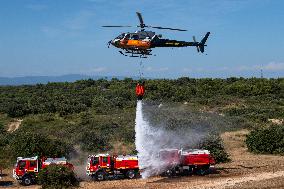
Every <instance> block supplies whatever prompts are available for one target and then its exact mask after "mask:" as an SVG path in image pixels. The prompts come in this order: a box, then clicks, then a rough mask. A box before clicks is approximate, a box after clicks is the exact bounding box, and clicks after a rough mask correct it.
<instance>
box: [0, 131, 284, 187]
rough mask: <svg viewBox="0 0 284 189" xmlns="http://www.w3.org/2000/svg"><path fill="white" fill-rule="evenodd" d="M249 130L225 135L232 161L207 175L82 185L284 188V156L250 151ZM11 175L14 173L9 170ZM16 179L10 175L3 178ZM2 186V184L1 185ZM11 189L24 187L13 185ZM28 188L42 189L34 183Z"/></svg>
mask: <svg viewBox="0 0 284 189" xmlns="http://www.w3.org/2000/svg"><path fill="white" fill-rule="evenodd" d="M247 133H248V131H246V130H241V131H236V132H226V133H224V134H223V135H222V138H223V139H224V143H225V147H226V149H227V151H228V153H229V154H230V156H231V159H232V161H231V162H230V163H223V164H219V165H217V166H216V169H217V171H218V173H216V174H210V175H207V176H189V177H179V178H163V177H153V178H149V179H136V180H115V181H104V182H91V181H89V182H82V183H81V184H80V188H102V189H108V188H123V189H132V188H147V189H156V188H157V189H159V188H161V189H162V188H163V189H164V188H165V189H170V188H175V189H179V188H182V189H187V188H188V189H191V188H195V189H206V188H216V189H217V188H218V189H219V188H224V189H237V188H238V189H239V188H241V189H252V188H262V189H264V188H267V189H268V188H269V189H270V188H279V189H280V188H284V156H272V155H254V154H251V153H249V152H247V149H246V147H245V145H244V139H245V135H246V134H247ZM9 174H10V173H9ZM3 180H6V181H12V178H11V177H10V176H6V177H4V178H3ZM0 187H1V186H0ZM9 188H20V186H19V185H15V184H14V185H13V186H10V187H9ZM25 188H32V189H35V188H40V187H39V186H31V187H25Z"/></svg>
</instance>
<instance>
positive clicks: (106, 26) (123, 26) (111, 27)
mask: <svg viewBox="0 0 284 189" xmlns="http://www.w3.org/2000/svg"><path fill="white" fill-rule="evenodd" d="M102 27H105V28H124V27H126V28H130V27H132V26H102Z"/></svg>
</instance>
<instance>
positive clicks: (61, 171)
mask: <svg viewBox="0 0 284 189" xmlns="http://www.w3.org/2000/svg"><path fill="white" fill-rule="evenodd" d="M38 183H39V184H41V185H42V188H43V189H62V188H71V187H76V186H78V185H79V181H78V180H77V178H76V176H75V174H74V172H73V170H72V169H70V168H69V167H66V166H64V165H56V164H54V165H49V166H48V167H46V168H44V169H43V170H42V171H41V172H39V174H38Z"/></svg>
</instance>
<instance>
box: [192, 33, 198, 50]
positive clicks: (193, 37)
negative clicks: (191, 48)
mask: <svg viewBox="0 0 284 189" xmlns="http://www.w3.org/2000/svg"><path fill="white" fill-rule="evenodd" d="M192 39H193V41H194V43H196V38H195V36H192ZM196 49H197V52H198V53H199V52H200V48H199V46H196Z"/></svg>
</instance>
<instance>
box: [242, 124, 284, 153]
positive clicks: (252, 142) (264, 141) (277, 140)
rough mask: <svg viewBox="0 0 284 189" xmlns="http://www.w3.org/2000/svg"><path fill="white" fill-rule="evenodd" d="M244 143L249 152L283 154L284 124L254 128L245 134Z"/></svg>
mask: <svg viewBox="0 0 284 189" xmlns="http://www.w3.org/2000/svg"><path fill="white" fill-rule="evenodd" d="M246 144H247V147H248V149H249V150H250V151H251V152H255V153H266V154H282V155H284V125H274V126H271V127H269V128H264V129H257V130H254V131H252V132H250V133H249V134H248V135H247V138H246Z"/></svg>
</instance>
